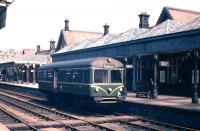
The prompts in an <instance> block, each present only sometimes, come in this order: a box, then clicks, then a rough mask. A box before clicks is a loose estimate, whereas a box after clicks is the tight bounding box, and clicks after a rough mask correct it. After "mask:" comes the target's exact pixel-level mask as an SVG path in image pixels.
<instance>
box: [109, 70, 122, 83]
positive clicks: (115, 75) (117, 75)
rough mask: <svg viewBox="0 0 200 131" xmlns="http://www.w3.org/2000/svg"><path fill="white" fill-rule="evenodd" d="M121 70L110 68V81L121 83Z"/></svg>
mask: <svg viewBox="0 0 200 131" xmlns="http://www.w3.org/2000/svg"><path fill="white" fill-rule="evenodd" d="M122 74H123V73H122V70H111V83H122V76H123V75H122Z"/></svg>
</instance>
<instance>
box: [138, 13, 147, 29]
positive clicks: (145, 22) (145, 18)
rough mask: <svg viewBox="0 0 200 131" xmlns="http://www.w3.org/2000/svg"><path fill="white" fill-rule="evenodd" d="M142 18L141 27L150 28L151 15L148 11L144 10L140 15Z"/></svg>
mask: <svg viewBox="0 0 200 131" xmlns="http://www.w3.org/2000/svg"><path fill="white" fill-rule="evenodd" d="M138 16H139V18H140V23H139V27H140V28H149V16H150V15H148V14H147V13H146V12H142V13H141V14H139V15H138Z"/></svg>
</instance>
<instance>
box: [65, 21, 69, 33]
mask: <svg viewBox="0 0 200 131" xmlns="http://www.w3.org/2000/svg"><path fill="white" fill-rule="evenodd" d="M65 31H69V20H68V19H65Z"/></svg>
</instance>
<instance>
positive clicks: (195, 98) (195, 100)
mask: <svg viewBox="0 0 200 131" xmlns="http://www.w3.org/2000/svg"><path fill="white" fill-rule="evenodd" d="M198 56H199V53H198V51H197V50H194V85H193V95H192V103H193V104H198V103H199V101H198V83H197V78H198V77H197V70H198Z"/></svg>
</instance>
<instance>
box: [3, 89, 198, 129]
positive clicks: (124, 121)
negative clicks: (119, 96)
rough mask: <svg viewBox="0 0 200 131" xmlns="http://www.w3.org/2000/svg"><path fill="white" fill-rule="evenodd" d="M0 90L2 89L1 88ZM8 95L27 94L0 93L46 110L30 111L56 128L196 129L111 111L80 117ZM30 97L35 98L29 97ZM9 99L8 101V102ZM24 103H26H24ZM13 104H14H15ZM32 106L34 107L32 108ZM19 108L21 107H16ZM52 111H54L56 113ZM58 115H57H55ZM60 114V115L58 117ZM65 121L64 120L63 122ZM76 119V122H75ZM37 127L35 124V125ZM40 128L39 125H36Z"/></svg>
mask: <svg viewBox="0 0 200 131" xmlns="http://www.w3.org/2000/svg"><path fill="white" fill-rule="evenodd" d="M1 92H2V90H1ZM5 93H8V95H5ZM10 95H13V96H17V97H19V98H23V99H27V98H28V97H29V96H28V95H23V94H21V95H20V93H13V92H12V91H3V92H2V93H0V96H1V97H2V96H4V97H6V98H5V99H4V101H6V102H7V103H9V102H10V101H13V102H11V103H12V104H14V103H17V101H20V102H19V103H18V104H17V105H18V106H19V105H20V106H21V105H22V106H23V107H26V105H28V107H27V108H26V109H23V110H26V112H31V111H28V110H29V109H30V110H36V109H34V108H36V107H37V108H40V109H42V110H46V111H47V110H48V111H49V112H50V114H48V113H44V114H43V115H44V116H40V115H41V114H42V113H41V112H39V114H40V115H38V114H36V113H38V112H36V113H33V112H32V113H31V114H34V115H36V116H37V117H40V119H45V120H46V121H59V123H60V126H57V128H58V127H59V128H61V127H64V128H65V129H66V130H77V131H79V130H108V131H114V130H122V131H123V130H127V131H129V130H130V131H131V130H153V131H161V130H184V131H196V130H195V129H191V128H187V127H183V126H177V125H173V124H169V123H164V122H159V121H155V120H150V119H146V118H142V117H138V116H134V117H126V116H127V115H125V114H121V113H116V112H115V113H113V114H112V115H110V116H107V115H102V114H98V113H93V114H94V116H95V117H94V118H82V117H77V116H74V115H70V114H66V113H63V112H59V111H56V110H52V109H49V108H47V107H43V106H41V105H37V104H34V103H31V102H27V101H25V100H21V99H17V100H12V99H15V98H13V97H11V96H10ZM1 97H0V99H1ZM30 99H37V98H35V97H34V98H33V97H30ZM8 101H9V102H8ZM24 103H26V104H24ZM17 105H15V106H17ZM33 107H34V108H33ZM18 108H21V107H18ZM53 112H56V113H55V114H56V115H52V114H54V113H53ZM57 115H58V116H57ZM60 116H62V117H60ZM70 120H74V121H75V122H74V123H73V122H72V123H70V122H67V121H70ZM64 121H65V122H64ZM77 121H78V122H77ZM61 125H62V126H61ZM36 127H37V126H36ZM38 128H40V126H39V127H38Z"/></svg>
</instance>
